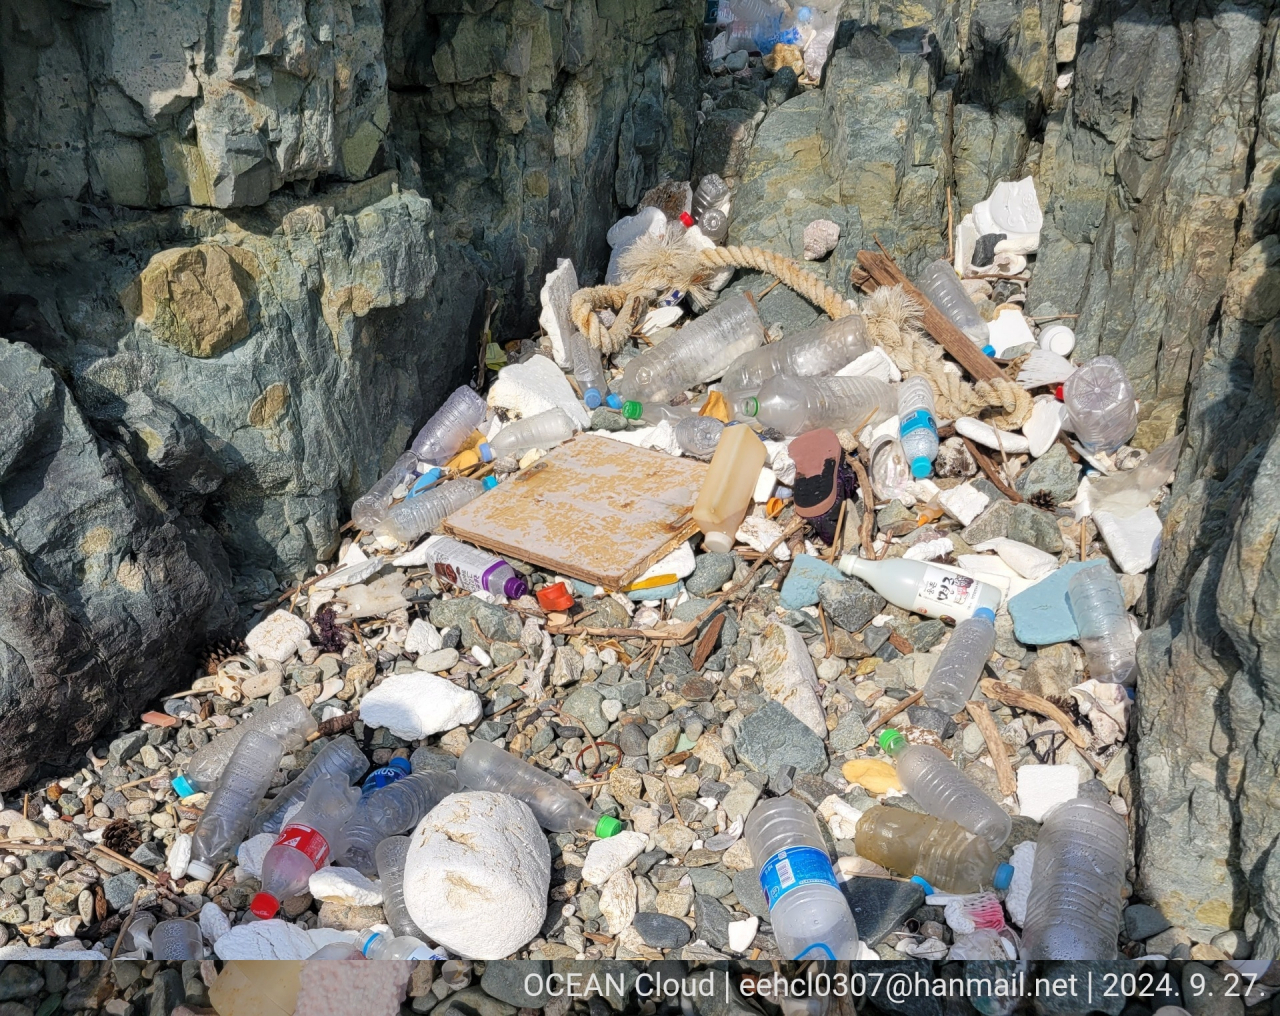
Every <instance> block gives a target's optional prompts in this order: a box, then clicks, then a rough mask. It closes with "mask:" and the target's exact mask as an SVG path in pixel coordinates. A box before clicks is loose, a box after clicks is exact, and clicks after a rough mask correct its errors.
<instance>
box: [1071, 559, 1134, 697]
mask: <svg viewBox="0 0 1280 1016" xmlns="http://www.w3.org/2000/svg"><path fill="white" fill-rule="evenodd" d="M1067 600H1068V601H1069V602H1070V604H1071V614H1072V616H1073V617H1074V618H1075V620H1076V627H1077V628H1078V629H1079V631H1080V635H1079V638H1078V641H1079V643H1080V648H1081V649H1083V650H1084V656H1085V660H1086V662H1087V663H1088V664H1089V676H1090V677H1093V678H1096V679H1097V680H1099V681H1109V682H1112V683H1114V684H1130V683H1132V681H1133V676H1134V675H1133V671H1134V668H1135V667H1136V666H1137V660H1138V648H1137V643H1136V642H1135V641H1134V638H1133V629H1132V628H1131V627H1130V625H1129V612H1128V611H1127V610H1126V609H1125V606H1124V590H1123V589H1122V588H1121V587H1120V580H1119V578H1117V577H1116V573H1115V572H1113V571H1112V570H1111V566H1110V565H1109V564H1107V562H1105V561H1100V562H1098V563H1097V564H1094V565H1092V566H1090V567H1088V568H1081V569H1080V570H1079V571H1077V572H1075V573H1074V574H1073V575H1072V576H1071V578H1069V579H1068V580H1067Z"/></svg>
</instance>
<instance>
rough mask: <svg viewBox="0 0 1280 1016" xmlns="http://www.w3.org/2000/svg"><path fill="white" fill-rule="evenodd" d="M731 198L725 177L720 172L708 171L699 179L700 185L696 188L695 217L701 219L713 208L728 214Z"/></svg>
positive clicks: (694, 195)
mask: <svg viewBox="0 0 1280 1016" xmlns="http://www.w3.org/2000/svg"><path fill="white" fill-rule="evenodd" d="M731 199H732V194H731V193H730V191H729V185H728V184H727V183H725V182H724V178H723V177H722V176H720V174H719V173H708V174H707V175H706V176H704V177H703V178H702V179H701V180H699V181H698V186H697V187H695V188H694V191H693V205H692V210H693V217H694V218H695V219H701V218H703V217H704V216H705V215H706V214H707V212H708V211H710V210H711V209H713V208H714V209H716V210H717V211H720V212H724V213H725V214H726V215H728V214H729V202H730V200H731Z"/></svg>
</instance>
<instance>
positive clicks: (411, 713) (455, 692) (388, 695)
mask: <svg viewBox="0 0 1280 1016" xmlns="http://www.w3.org/2000/svg"><path fill="white" fill-rule="evenodd" d="M483 713H484V709H483V707H482V705H481V703H480V696H479V695H477V694H476V693H475V692H473V691H470V690H468V689H466V688H459V687H458V686H457V685H456V684H454V683H453V682H452V681H446V680H445V679H444V678H442V677H436V676H435V675H434V674H426V673H421V672H414V673H411V674H392V675H391V676H390V677H388V678H386V679H385V680H384V681H383V682H382V683H381V684H380V685H378V687H376V688H374V689H373V690H372V691H371V692H369V693H368V694H367V695H365V697H364V699H363V700H362V701H361V703H360V719H362V720H363V721H364V722H365V724H366V725H367V726H370V727H386V728H387V729H388V730H389V731H391V733H392V734H393V735H394V736H396V737H399V738H401V739H403V740H405V741H417V740H419V739H421V738H424V737H430V736H431V735H432V734H440V733H443V732H444V731H446V730H452V729H453V728H454V727H459V726H462V725H464V724H467V723H473V722H474V721H476V720H478V719H480V717H481V715H483Z"/></svg>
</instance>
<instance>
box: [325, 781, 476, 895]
mask: <svg viewBox="0 0 1280 1016" xmlns="http://www.w3.org/2000/svg"><path fill="white" fill-rule="evenodd" d="M457 789H458V780H457V778H456V777H455V776H454V774H453V773H411V774H410V775H408V776H406V777H404V779H401V780H396V782H395V783H391V784H388V785H387V786H385V787H383V788H382V789H381V790H375V791H374V792H373V793H372V794H369V795H367V796H365V797H361V799H360V803H359V804H357V805H356V807H355V810H354V811H353V812H352V813H351V816H350V818H348V819H347V821H346V822H344V823H343V826H342V847H341V848H340V849H339V850H335V851H334V852H333V855H334V856H335V857H337V858H338V860H339V861H341V862H342V863H343V864H344V865H346V866H347V867H350V868H355V869H356V870H357V871H360V872H362V873H363V874H365V875H374V874H377V871H378V862H377V859H376V857H375V852H376V851H377V849H378V844H379V843H381V842H382V841H383V840H384V839H386V838H387V837H388V836H398V835H399V834H400V833H404V832H408V831H409V830H410V829H412V828H413V827H414V826H416V825H417V824H418V823H419V822H421V821H422V817H423V816H424V815H426V813H427V812H429V811H430V810H431V809H432V808H434V807H435V806H436V805H437V804H439V803H440V802H441V801H443V800H444V799H445V798H446V797H448V796H449V795H450V794H452V793H454V792H456V791H457Z"/></svg>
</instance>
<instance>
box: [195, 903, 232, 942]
mask: <svg viewBox="0 0 1280 1016" xmlns="http://www.w3.org/2000/svg"><path fill="white" fill-rule="evenodd" d="M230 930H231V921H230V920H228V919H227V915H226V912H225V911H224V910H223V909H222V908H221V907H220V906H218V904H216V903H214V902H213V900H210V901H209V902H208V903H206V904H205V905H204V906H203V907H201V908H200V934H201V935H203V936H204V939H205V941H206V942H209V943H211V944H214V945H216V944H217V942H218V939H220V938H221V937H222V936H223V935H225V934H226V933H227V932H229V931H230Z"/></svg>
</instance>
